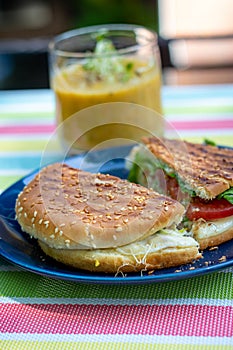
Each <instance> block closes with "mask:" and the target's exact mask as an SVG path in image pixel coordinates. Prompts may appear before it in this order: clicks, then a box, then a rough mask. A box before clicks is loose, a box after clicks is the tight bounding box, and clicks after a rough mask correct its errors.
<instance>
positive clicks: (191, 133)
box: [166, 128, 232, 139]
mask: <svg viewBox="0 0 233 350" xmlns="http://www.w3.org/2000/svg"><path fill="white" fill-rule="evenodd" d="M174 136H175V137H181V138H182V137H196V136H198V137H203V139H204V138H208V139H210V138H211V136H219V137H224V136H232V129H229V128H228V129H227V128H226V129H221V128H219V129H212V130H211V129H208V130H203V129H195V130H177V129H174V130H171V131H170V130H169V131H166V137H174Z"/></svg>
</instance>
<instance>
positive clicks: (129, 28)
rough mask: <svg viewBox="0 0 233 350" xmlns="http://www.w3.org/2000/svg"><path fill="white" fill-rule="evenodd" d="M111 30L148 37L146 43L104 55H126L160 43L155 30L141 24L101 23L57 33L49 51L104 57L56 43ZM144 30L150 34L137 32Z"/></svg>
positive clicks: (59, 53)
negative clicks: (57, 46) (61, 47)
mask: <svg viewBox="0 0 233 350" xmlns="http://www.w3.org/2000/svg"><path fill="white" fill-rule="evenodd" d="M100 29H101V30H104V29H106V30H109V31H112V32H114V31H116V32H126V33H127V32H129V33H130V32H134V33H135V34H136V36H138V37H143V38H144V39H146V43H143V44H134V45H130V46H129V47H126V48H123V49H117V51H116V52H110V53H106V54H105V55H104V56H111V57H112V56H118V55H124V54H127V53H131V52H134V51H136V50H138V49H139V48H142V47H146V46H148V45H149V46H155V47H156V46H157V45H158V36H157V33H156V32H155V31H153V30H152V29H149V28H146V27H144V26H141V25H136V24H99V25H94V26H87V27H82V28H78V29H72V30H69V31H66V32H63V33H61V34H58V35H56V36H55V37H54V38H53V39H52V40H51V41H50V42H49V45H48V48H49V52H50V53H55V54H56V55H58V56H61V57H72V58H95V57H100V56H101V57H103V54H94V53H93V52H73V51H67V50H61V49H58V48H56V45H57V44H59V43H60V42H61V41H63V40H66V39H70V38H72V37H76V36H79V35H85V34H92V33H95V32H97V31H98V30H100ZM140 30H141V31H144V32H145V33H147V34H149V35H150V37H149V36H146V35H145V34H143V33H137V32H139V31H140Z"/></svg>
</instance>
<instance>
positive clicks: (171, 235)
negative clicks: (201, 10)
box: [15, 163, 201, 273]
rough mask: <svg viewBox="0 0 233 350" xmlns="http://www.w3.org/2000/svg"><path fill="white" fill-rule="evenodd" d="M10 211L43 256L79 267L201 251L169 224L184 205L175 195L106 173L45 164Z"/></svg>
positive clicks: (161, 262) (113, 266) (172, 261)
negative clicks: (172, 196) (159, 191)
mask: <svg viewBox="0 0 233 350" xmlns="http://www.w3.org/2000/svg"><path fill="white" fill-rule="evenodd" d="M15 211H16V217H17V220H18V222H19V224H20V226H21V228H22V230H23V231H25V232H27V233H28V234H29V235H30V236H32V237H34V238H36V239H37V240H38V243H39V245H40V247H41V248H42V250H43V251H44V252H45V253H46V254H47V255H49V256H50V257H52V258H54V259H56V260H57V261H59V262H62V263H64V264H67V265H70V266H72V267H74V268H78V269H84V270H89V271H96V272H107V273H117V272H131V271H141V270H148V271H149V270H152V269H159V268H163V267H170V266H176V265H181V264H186V263H188V262H192V261H193V260H195V259H198V258H199V257H200V256H201V255H200V253H199V250H198V243H197V242H196V241H195V240H194V239H193V238H192V237H190V236H189V235H186V233H187V232H183V231H180V230H178V229H176V225H177V224H179V222H180V221H181V220H182V217H183V214H184V211H185V208H184V207H183V206H182V205H181V204H180V203H179V202H177V201H175V200H173V199H172V198H168V197H166V196H163V195H160V194H158V193H156V192H154V191H153V190H149V189H147V188H144V187H142V186H140V185H137V184H133V183H130V182H128V181H127V180H122V179H120V178H118V177H115V176H111V175H106V174H92V173H89V172H85V171H82V170H80V169H75V168H71V167H69V166H68V165H65V164H60V163H56V164H53V165H49V166H47V167H45V168H44V169H42V170H41V171H40V172H39V173H38V174H37V175H36V176H35V178H34V179H32V181H31V182H30V183H29V184H28V185H27V186H25V187H24V189H23V190H22V192H21V193H20V194H19V196H18V198H17V201H16V206H15Z"/></svg>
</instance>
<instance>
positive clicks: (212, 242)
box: [129, 137, 233, 249]
mask: <svg viewBox="0 0 233 350" xmlns="http://www.w3.org/2000/svg"><path fill="white" fill-rule="evenodd" d="M142 141H143V143H142V144H141V145H139V146H136V147H135V148H134V149H133V150H132V152H131V155H130V157H129V158H130V159H131V161H132V164H133V165H132V166H131V169H130V173H129V180H130V181H134V182H136V183H140V184H142V185H144V186H147V187H151V188H153V189H154V190H155V191H157V192H159V193H161V194H164V195H168V196H170V197H171V198H173V199H176V200H178V201H179V202H181V203H182V204H183V205H184V206H185V208H186V213H185V215H184V219H183V227H186V228H187V229H188V230H189V231H190V233H191V235H192V236H193V238H194V239H196V240H197V241H198V243H199V245H200V249H206V248H207V247H213V246H217V245H219V244H221V243H223V242H225V241H228V240H231V239H232V238H233V150H232V149H230V148H226V147H225V148H224V147H221V148H220V147H217V146H215V145H211V144H196V143H191V142H187V141H181V140H175V139H165V138H164V139H159V138H156V137H151V138H144V139H143V140H142Z"/></svg>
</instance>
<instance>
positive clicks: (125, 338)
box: [0, 333, 233, 346]
mask: <svg viewBox="0 0 233 350" xmlns="http://www.w3.org/2000/svg"><path fill="white" fill-rule="evenodd" d="M0 340H8V341H17V340H18V341H19V340H21V341H28V342H29V341H38V342H43V341H44V342H45V341H47V342H48V341H49V342H83V343H89V342H91V343H92V342H97V343H99V345H101V343H108V342H109V343H111V342H112V343H124V342H125V343H142V344H182V345H185V344H194V345H222V346H223V345H232V344H233V338H232V337H196V336H172V335H169V336H166V335H149V334H145V335H141V334H139V335H134V334H132V335H130V334H30V333H3V334H0Z"/></svg>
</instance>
